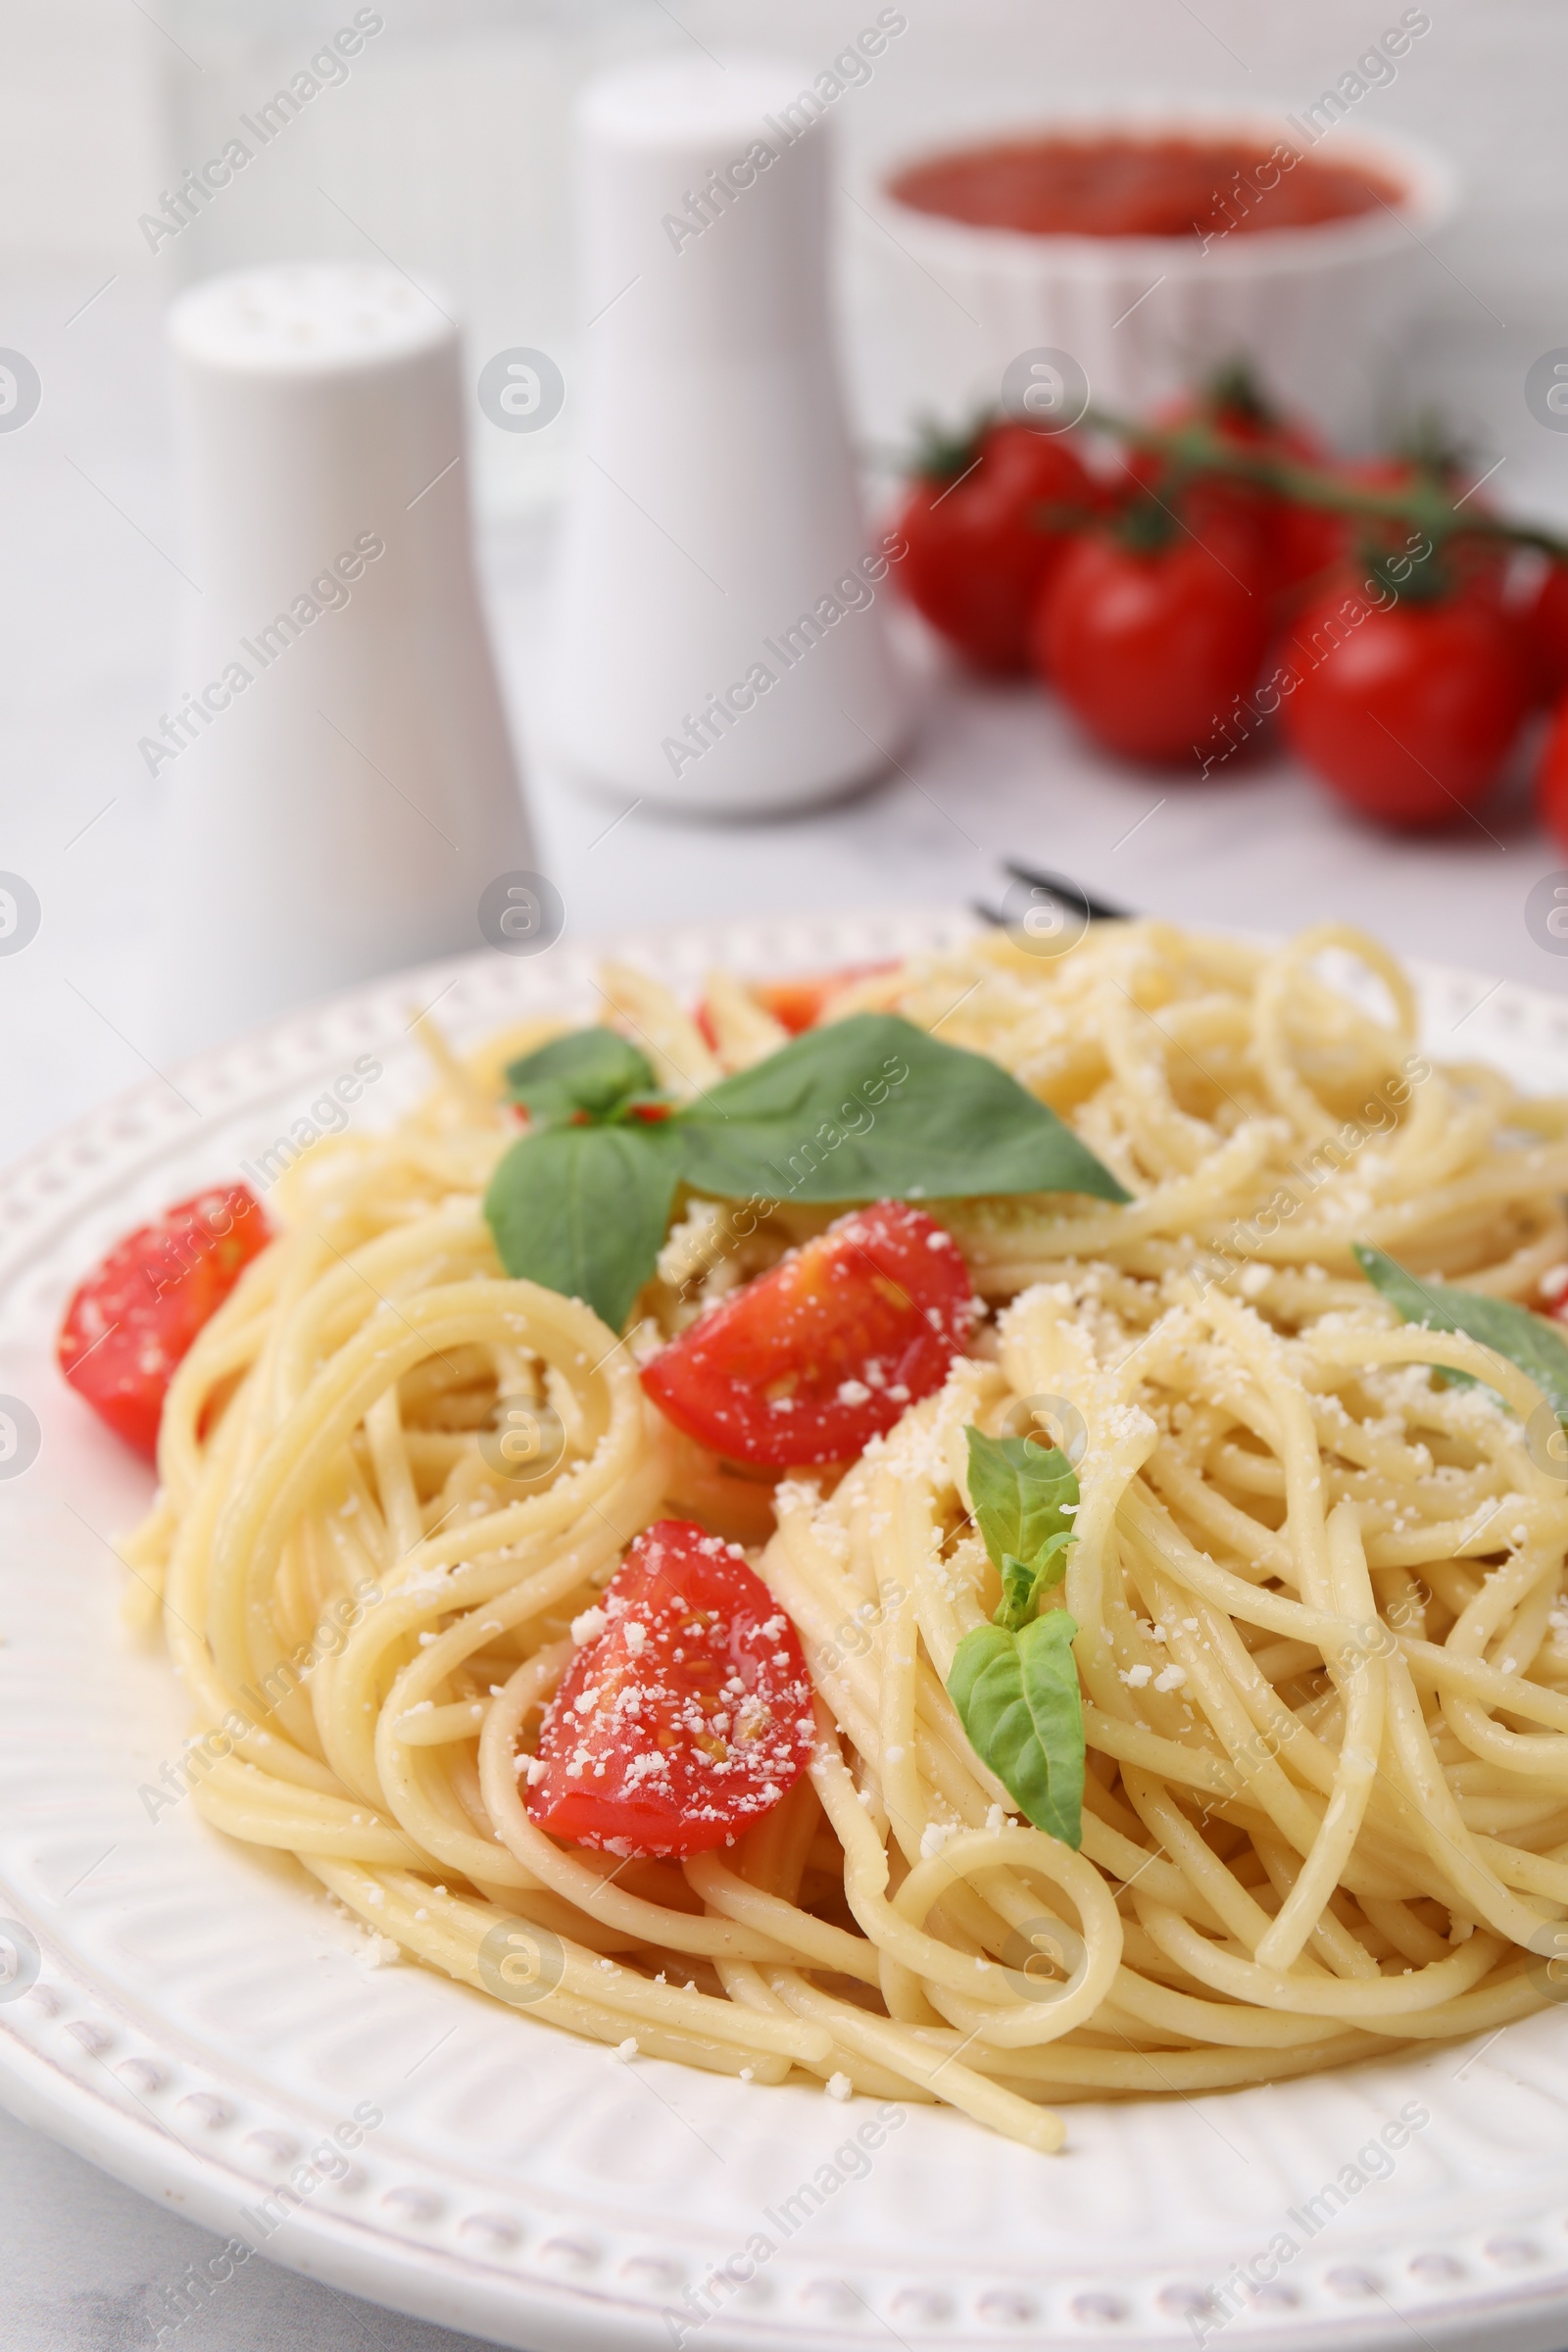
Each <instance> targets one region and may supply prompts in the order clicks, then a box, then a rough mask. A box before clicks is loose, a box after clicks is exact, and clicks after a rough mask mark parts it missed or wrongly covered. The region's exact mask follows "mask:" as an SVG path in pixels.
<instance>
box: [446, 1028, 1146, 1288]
mask: <svg viewBox="0 0 1568 2352" xmlns="http://www.w3.org/2000/svg"><path fill="white" fill-rule="evenodd" d="M507 1082H508V1086H509V1089H510V1091H511V1094H512V1098H513V1100H514V1102H516V1103H521V1104H522V1105H523V1106H524V1107H525V1108H526V1110H527V1112H528V1116H529V1132H528V1133H527V1134H526V1135H525V1136H523V1137H521V1138H520V1139H519V1140H518V1142H516V1143H515V1144H514V1146H513V1147H512V1150H511V1151H510V1152H508V1153H507V1154H506V1156H505V1158H504V1159H503V1160H502V1161H501V1163H500V1165H499V1167H498V1168H497V1169H496V1172H495V1174H494V1176H493V1177H492V1178H491V1181H490V1189H489V1191H488V1192H487V1194H486V1195H485V1203H484V1209H485V1215H486V1216H487V1218H488V1219H489V1221H490V1227H491V1230H492V1232H493V1233H494V1235H495V1239H496V1248H497V1250H499V1251H500V1254H501V1262H502V1264H503V1265H504V1266H505V1267H506V1269H507V1271H508V1273H509V1274H516V1275H525V1276H527V1277H528V1279H529V1280H530V1281H533V1282H538V1283H542V1284H543V1285H544V1287H545V1288H546V1289H547V1290H552V1291H561V1292H564V1294H565V1295H566V1296H567V1297H568V1298H579V1299H586V1300H587V1302H588V1304H589V1305H590V1306H591V1307H593V1309H594V1310H595V1312H596V1313H597V1314H599V1315H600V1316H602V1317H603V1319H604V1321H605V1322H607V1323H608V1324H609V1325H610V1326H611V1328H612V1329H613V1330H616V1331H618V1330H619V1329H620V1327H621V1325H622V1324H623V1323H624V1322H625V1319H626V1316H627V1314H628V1313H629V1312H630V1309H631V1305H632V1301H633V1300H634V1299H635V1298H636V1296H637V1293H638V1292H639V1291H640V1290H641V1288H642V1286H643V1284H644V1283H645V1282H646V1281H647V1280H648V1278H649V1276H650V1275H651V1274H652V1273H653V1271H654V1264H655V1260H656V1259H657V1257H658V1254H659V1250H660V1246H661V1244H662V1241H663V1239H664V1235H665V1232H666V1231H667V1228H668V1224H669V1215H670V1209H671V1206H672V1204H673V1201H674V1198H675V1191H676V1188H677V1186H678V1185H680V1184H686V1185H689V1186H690V1187H691V1188H692V1189H693V1190H694V1191H696V1192H699V1193H707V1194H711V1195H714V1196H716V1197H718V1198H719V1199H723V1200H752V1201H765V1202H767V1203H768V1204H770V1205H771V1204H773V1203H776V1202H778V1201H843V1202H845V1203H850V1202H853V1201H881V1200H903V1201H924V1200H953V1199H963V1198H968V1197H971V1196H975V1195H983V1194H994V1193H1087V1194H1090V1195H1092V1196H1093V1197H1094V1198H1095V1199H1097V1200H1101V1201H1126V1200H1127V1199H1128V1198H1129V1195H1128V1194H1127V1193H1126V1191H1125V1190H1124V1189H1123V1187H1122V1186H1121V1185H1120V1184H1118V1183H1117V1181H1116V1179H1115V1177H1114V1176H1112V1174H1111V1173H1110V1171H1109V1169H1108V1168H1106V1167H1103V1165H1102V1163H1101V1162H1100V1161H1099V1160H1098V1159H1097V1158H1096V1157H1095V1155H1094V1153H1093V1152H1091V1151H1090V1150H1089V1149H1088V1147H1087V1145H1084V1144H1081V1143H1080V1142H1079V1141H1078V1138H1077V1137H1076V1136H1075V1135H1074V1134H1073V1132H1072V1130H1071V1128H1070V1127H1067V1126H1065V1125H1063V1123H1062V1121H1061V1120H1060V1119H1058V1118H1057V1116H1056V1114H1055V1112H1054V1111H1053V1110H1050V1109H1048V1108H1047V1107H1046V1105H1045V1103H1040V1102H1037V1101H1036V1099H1035V1097H1034V1096H1033V1095H1031V1094H1029V1093H1027V1092H1026V1090H1025V1089H1024V1088H1023V1087H1021V1086H1020V1085H1019V1084H1018V1082H1017V1080H1016V1079H1015V1078H1012V1077H1009V1075H1008V1074H1007V1072H1006V1071H1005V1069H1003V1068H1002V1067H1001V1065H1000V1064H999V1063H997V1062H994V1061H992V1060H990V1059H989V1058H988V1057H987V1056H986V1055H985V1054H969V1053H966V1052H964V1051H963V1049H962V1048H961V1047H957V1046H946V1045H943V1044H942V1043H941V1042H940V1040H939V1039H937V1038H934V1037H929V1036H927V1034H926V1032H925V1031H924V1030H923V1029H917V1028H916V1027H915V1026H914V1024H913V1023H912V1022H910V1021H906V1020H903V1019H901V1018H900V1017H899V1016H898V1015H897V1014H895V1013H886V1012H861V1013H854V1014H852V1015H851V1016H850V1018H849V1019H848V1020H843V1021H835V1022H833V1023H832V1024H831V1025H830V1026H829V1027H827V1028H826V1029H812V1030H808V1031H807V1033H806V1034H805V1035H804V1036H803V1037H798V1038H794V1039H792V1040H791V1042H790V1044H789V1045H787V1046H782V1047H780V1049H779V1051H778V1052H777V1053H776V1054H769V1055H768V1057H767V1058H766V1060H765V1061H760V1062H757V1063H755V1064H754V1065H753V1067H752V1068H751V1069H748V1070H739V1071H737V1072H736V1073H735V1075H734V1076H733V1077H730V1078H724V1079H721V1080H720V1081H719V1082H718V1084H717V1085H716V1086H712V1087H710V1088H709V1089H708V1090H707V1092H706V1093H704V1094H701V1095H699V1096H697V1097H696V1099H695V1100H694V1101H692V1102H689V1103H676V1102H675V1101H673V1100H672V1099H671V1098H670V1097H668V1096H665V1095H662V1094H661V1093H660V1092H659V1089H658V1086H657V1083H656V1080H655V1076H654V1072H653V1069H652V1068H651V1066H650V1064H649V1062H648V1060H647V1058H646V1056H645V1055H643V1054H640V1053H639V1052H638V1051H637V1048H636V1047H635V1046H632V1045H629V1044H628V1043H627V1042H626V1040H625V1039H623V1038H621V1037H618V1036H616V1035H615V1033H614V1032H613V1031H612V1030H609V1029H581V1030H578V1031H576V1032H575V1033H574V1034H572V1035H571V1036H568V1037H559V1038H556V1039H553V1040H552V1042H551V1043H550V1044H549V1045H548V1046H543V1047H541V1048H540V1049H539V1051H538V1052H537V1053H535V1054H524V1055H523V1057H522V1058H521V1059H520V1060H519V1061H515V1062H513V1063H512V1064H511V1066H510V1068H509V1069H508V1071H507ZM764 1213H765V1211H764Z"/></svg>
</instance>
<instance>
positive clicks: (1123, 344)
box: [861, 102, 1458, 444]
mask: <svg viewBox="0 0 1568 2352" xmlns="http://www.w3.org/2000/svg"><path fill="white" fill-rule="evenodd" d="M1053 131H1070V132H1071V133H1072V134H1073V135H1074V136H1075V137H1081V136H1089V137H1092V136H1094V135H1095V134H1096V133H1102V134H1103V133H1122V134H1126V133H1127V132H1129V131H1131V132H1134V133H1136V134H1141V135H1144V136H1148V137H1152V138H1153V137H1214V136H1219V137H1224V138H1237V137H1241V138H1246V139H1249V140H1251V139H1257V140H1259V141H1260V142H1261V143H1262V144H1264V145H1265V146H1273V145H1274V144H1275V142H1276V141H1279V140H1284V141H1286V142H1287V143H1288V144H1290V145H1291V146H1294V147H1295V148H1296V149H1298V151H1300V152H1306V153H1310V152H1312V150H1311V149H1310V148H1307V147H1305V146H1304V143H1303V139H1302V135H1301V132H1300V129H1299V127H1297V128H1293V127H1292V125H1291V123H1290V120H1289V118H1288V116H1287V114H1286V111H1285V109H1284V108H1283V107H1282V108H1280V109H1279V110H1278V111H1273V110H1269V111H1266V112H1265V111H1258V110H1255V109H1254V110H1249V111H1239V110H1237V109H1235V108H1225V109H1222V108H1218V107H1214V108H1209V107H1199V108H1195V107H1186V106H1172V105H1170V104H1169V103H1167V102H1158V103H1150V104H1148V105H1146V106H1138V105H1123V106H1119V107H1118V108H1117V109H1116V110H1115V111H1114V112H1113V113H1112V112H1107V111H1104V110H1097V111H1095V112H1093V113H1089V112H1083V113H1063V112H1059V111H1057V112H1054V113H1053V115H1052V116H1051V117H1050V118H1049V119H1046V120H1037V121H1035V122H1034V123H1024V124H1006V125H997V126H994V127H992V128H990V129H988V130H984V131H980V132H978V133H976V132H973V131H965V132H964V133H962V134H960V135H959V136H956V137H954V138H953V139H951V140H950V141H947V142H945V143H944V145H945V146H946V147H947V148H949V149H952V150H956V149H958V148H960V147H961V148H964V149H967V148H970V147H974V146H979V145H982V144H985V145H989V144H991V143H993V142H996V143H1003V142H1005V141H1008V140H1011V139H1014V138H1020V137H1039V136H1040V135H1041V134H1042V133H1049V132H1053ZM941 152H943V146H942V145H937V144H935V143H933V145H932V146H931V147H928V148H926V149H924V150H922V151H921V152H920V153H918V154H913V155H911V154H903V155H900V156H897V157H895V158H893V159H890V160H884V161H883V163H882V164H881V166H880V168H879V169H878V170H877V172H875V175H874V177H873V179H872V182H871V184H870V185H869V186H868V187H866V188H865V189H863V190H862V192H861V198H862V202H863V205H864V209H865V211H866V212H867V213H869V214H870V215H871V217H872V220H873V221H874V222H875V224H876V228H877V231H878V232H879V233H878V234H877V235H876V236H874V237H872V238H871V239H870V244H871V247H872V249H873V250H872V257H868V258H873V257H874V258H873V267H874V269H875V271H876V275H877V278H878V280H879V285H878V298H877V301H876V310H877V314H878V328H879V337H878V339H879V346H880V351H879V368H880V371H881V376H882V381H881V383H880V384H879V385H878V400H877V406H878V408H879V409H882V410H883V411H884V413H885V414H886V413H887V412H888V411H891V414H888V415H887V421H888V422H890V423H891V422H902V423H906V424H907V421H908V418H909V417H910V415H911V414H912V413H913V412H915V411H919V410H925V411H932V410H935V411H936V412H937V413H939V414H940V415H942V416H944V417H953V416H954V415H955V414H956V413H959V412H961V411H962V410H963V409H964V408H965V407H966V406H972V405H973V404H974V403H976V402H977V401H991V402H995V401H997V400H998V399H999V398H1000V397H1001V382H1002V377H1003V374H1004V372H1005V369H1006V368H1007V366H1008V364H1009V362H1011V361H1013V360H1015V359H1017V358H1018V357H1019V355H1020V354H1023V353H1027V352H1031V351H1037V350H1053V351H1057V352H1065V353H1066V354H1067V355H1068V356H1069V357H1070V358H1071V359H1072V360H1073V361H1075V362H1076V364H1077V367H1078V368H1079V369H1081V370H1082V373H1083V375H1084V376H1085V377H1086V378H1087V380H1088V386H1089V392H1090V396H1091V397H1092V398H1093V399H1094V400H1095V401H1097V402H1099V403H1102V404H1103V405H1104V406H1105V407H1107V408H1118V409H1127V410H1132V411H1134V412H1136V413H1138V414H1147V413H1148V412H1149V410H1150V409H1151V408H1152V407H1153V406H1154V405H1155V404H1156V403H1158V402H1160V401H1162V400H1165V399H1168V398H1169V397H1170V396H1171V395H1173V394H1175V393H1178V392H1181V391H1183V390H1185V389H1187V388H1188V387H1189V386H1191V385H1192V384H1193V383H1194V382H1195V381H1196V380H1198V379H1199V378H1201V376H1203V375H1204V374H1205V373H1207V372H1208V371H1209V370H1210V369H1211V368H1214V367H1215V366H1216V365H1218V364H1219V363H1220V362H1223V361H1225V360H1228V359H1231V358H1234V357H1237V356H1239V355H1243V354H1245V355H1247V356H1248V357H1250V359H1251V360H1252V362H1253V363H1254V365H1255V366H1256V368H1258V370H1259V372H1260V373H1261V375H1262V377H1263V379H1264V381H1265V382H1266V383H1267V384H1268V386H1269V387H1270V388H1271V389H1272V390H1273V391H1274V393H1275V394H1276V395H1277V396H1278V398H1279V399H1280V400H1281V401H1282V402H1284V403H1285V404H1286V405H1288V406H1289V407H1290V408H1291V409H1292V410H1294V411H1296V412H1298V413H1299V414H1303V415H1305V416H1307V417H1311V418H1313V419H1314V420H1315V421H1316V422H1317V423H1318V424H1319V425H1320V426H1321V427H1322V428H1323V429H1324V430H1325V431H1326V432H1328V433H1329V434H1330V435H1331V436H1332V437H1334V438H1335V439H1336V440H1338V441H1341V442H1342V443H1348V444H1353V443H1355V442H1356V441H1357V440H1360V439H1362V438H1363V437H1364V436H1365V435H1366V434H1367V432H1368V431H1369V429H1370V427H1371V425H1372V422H1373V418H1374V415H1375V413H1376V412H1377V410H1378V408H1379V406H1380V404H1381V403H1384V402H1386V401H1387V399H1388V397H1389V395H1390V394H1391V392H1392V391H1394V390H1395V385H1394V381H1393V379H1394V377H1395V374H1396V370H1397V359H1398V353H1399V348H1400V345H1401V344H1402V342H1403V340H1404V338H1405V335H1406V333H1407V331H1408V328H1409V325H1410V322H1411V318H1412V315H1413V313H1414V311H1415V309H1416V307H1417V305H1418V303H1419V301H1420V298H1421V294H1422V289H1423V283H1424V281H1425V277H1426V273H1427V271H1429V270H1432V269H1433V268H1434V267H1435V265H1434V263H1433V261H1432V258H1431V256H1430V254H1429V253H1428V251H1427V247H1428V244H1429V242H1430V240H1431V238H1432V237H1433V235H1434V233H1435V232H1437V231H1439V230H1441V229H1442V228H1443V227H1445V226H1446V223H1447V221H1449V219H1450V218H1451V216H1452V214H1453V211H1454V208H1455V206H1456V203H1457V201H1458V188H1457V182H1456V179H1455V176H1454V174H1453V172H1452V171H1451V170H1450V169H1449V167H1448V166H1447V165H1446V163H1445V162H1444V161H1443V160H1442V159H1441V158H1440V157H1438V156H1435V155H1432V154H1430V153H1428V152H1426V151H1425V150H1423V149H1420V148H1418V147H1415V146H1413V145H1411V144H1409V143H1408V142H1406V141H1405V140H1402V139H1393V138H1389V137H1386V136H1384V135H1382V134H1379V135H1377V136H1372V135H1370V134H1367V133H1363V132H1362V131H1361V130H1359V129H1358V128H1356V127H1353V126H1349V127H1345V126H1339V125H1337V126H1336V127H1335V129H1334V131H1333V132H1332V134H1330V135H1329V136H1328V137H1327V138H1326V140H1325V141H1324V144H1323V155H1324V160H1326V161H1333V162H1334V163H1337V164H1341V165H1347V166H1352V167H1353V166H1355V165H1360V166H1362V167H1364V168H1367V169H1370V170H1371V171H1373V172H1377V173H1378V174H1379V175H1380V176H1381V177H1383V178H1385V179H1387V180H1390V181H1392V182H1393V183H1394V185H1395V186H1396V187H1397V188H1398V189H1399V190H1400V191H1401V196H1400V200H1399V202H1398V203H1397V205H1379V206H1377V207H1376V208H1375V209H1374V210H1372V211H1371V212H1369V213H1358V214H1355V215H1352V216H1350V217H1348V218H1347V219H1342V220H1338V221H1325V222H1323V223H1322V224H1321V225H1319V226H1315V227H1310V228H1277V229H1256V230H1247V231H1245V232H1241V233H1234V234H1226V235H1222V236H1218V237H1211V238H1210V239H1209V241H1208V243H1207V245H1206V247H1205V246H1204V245H1203V244H1202V243H1201V241H1200V240H1199V238H1198V237H1197V236H1196V235H1195V236H1192V237H1169V236H1165V237H1106V236H1059V235H1045V236H1042V235H1033V234H1030V233H1028V232H1026V231H1021V230H1014V229H1005V228H982V227H975V226H972V225H971V224H970V223H968V222H967V221H954V220H949V219H946V218H945V217H943V216H941V215H938V214H934V213H926V212H919V211H916V210H915V209H914V208H913V207H912V206H910V205H907V204H904V203H901V202H900V201H899V199H898V198H897V197H895V196H894V195H893V194H892V193H891V187H890V182H891V181H892V180H893V178H894V177H895V176H896V175H897V173H898V172H901V171H903V170H907V169H908V168H909V166H910V165H912V164H916V163H920V162H923V161H927V160H934V158H935V156H936V155H937V154H940V153H941ZM890 379H891V380H890Z"/></svg>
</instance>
